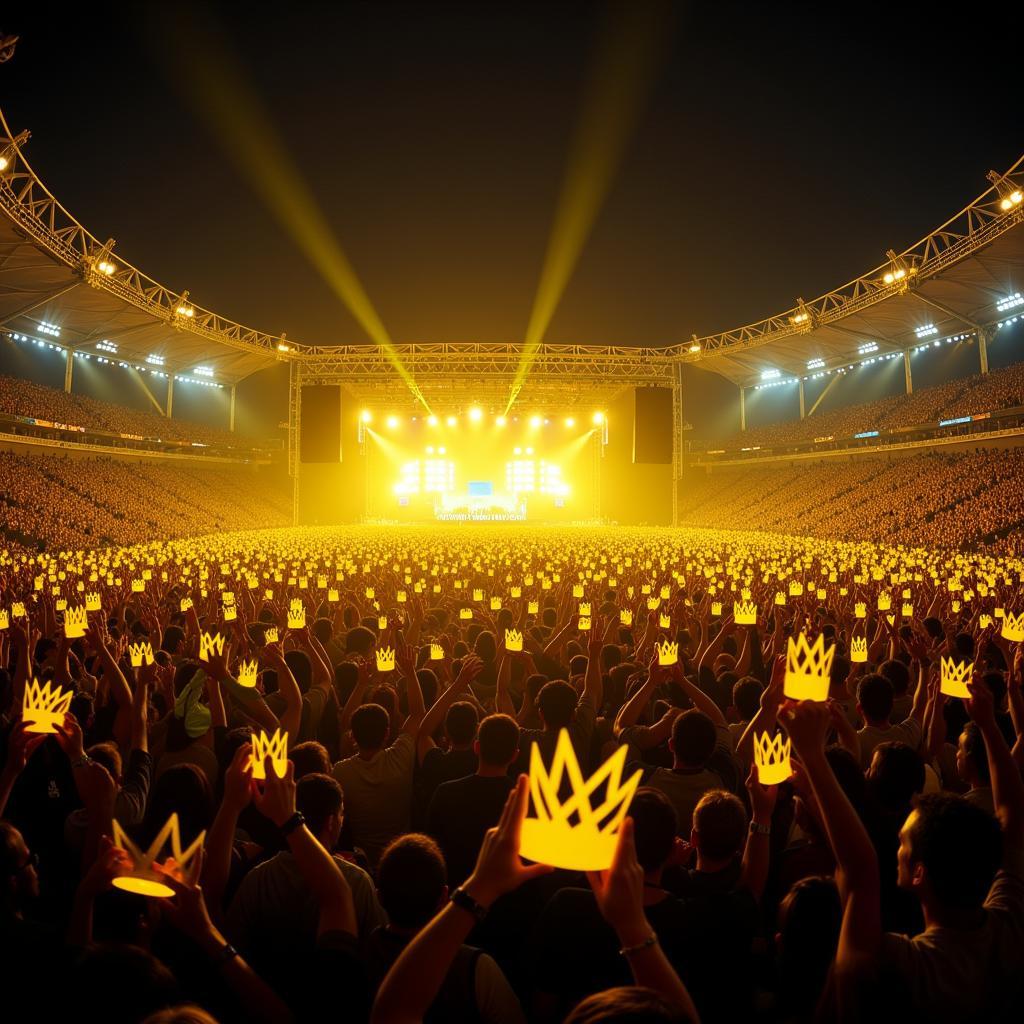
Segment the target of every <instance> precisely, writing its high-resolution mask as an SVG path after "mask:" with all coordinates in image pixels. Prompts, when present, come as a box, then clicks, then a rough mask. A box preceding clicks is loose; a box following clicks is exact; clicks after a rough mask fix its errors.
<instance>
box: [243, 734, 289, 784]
mask: <svg viewBox="0 0 1024 1024" xmlns="http://www.w3.org/2000/svg"><path fill="white" fill-rule="evenodd" d="M267 757H269V758H270V764H271V767H272V768H273V769H274V774H275V775H276V776H277V777H278V778H279V779H283V778H284V777H285V775H287V774H288V733H287V731H285V732H281V730H280V729H275V730H274V733H273V735H272V736H268V735H267V733H266V732H264V731H263V730H262V729H260V731H259V732H254V733H253V734H252V756H251V757H250V758H249V763H250V764H251V765H252V777H253V778H254V779H265V778H266V777H267V768H266V759H267Z"/></svg>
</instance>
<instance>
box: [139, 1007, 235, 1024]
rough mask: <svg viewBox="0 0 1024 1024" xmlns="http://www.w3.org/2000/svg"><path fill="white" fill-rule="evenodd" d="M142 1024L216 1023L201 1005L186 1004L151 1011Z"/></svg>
mask: <svg viewBox="0 0 1024 1024" xmlns="http://www.w3.org/2000/svg"><path fill="white" fill-rule="evenodd" d="M142 1024H217V1020H216V1018H215V1017H211V1016H210V1015H209V1014H208V1013H207V1012H206V1011H205V1010H204V1009H203V1008H202V1007H201V1006H195V1005H192V1004H187V1005H185V1006H171V1007H169V1008H168V1009H166V1010H157V1012H156V1013H151V1014H150V1015H149V1016H148V1017H147V1018H146V1019H145V1020H144V1021H143V1022H142Z"/></svg>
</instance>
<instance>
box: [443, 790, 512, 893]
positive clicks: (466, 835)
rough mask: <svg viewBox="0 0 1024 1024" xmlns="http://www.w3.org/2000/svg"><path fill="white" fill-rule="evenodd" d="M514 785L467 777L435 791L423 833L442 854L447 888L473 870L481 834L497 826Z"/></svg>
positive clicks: (453, 885) (481, 840)
mask: <svg viewBox="0 0 1024 1024" xmlns="http://www.w3.org/2000/svg"><path fill="white" fill-rule="evenodd" d="M514 784H515V783H514V782H513V780H512V779H511V778H509V777H508V776H507V775H496V776H491V775H487V776H485V775H470V776H468V777H466V778H464V779H457V780H455V781H454V782H446V783H444V784H443V785H440V786H438V787H437V789H436V790H435V792H434V796H433V799H432V800H431V801H430V806H429V808H428V810H427V832H428V833H429V834H430V835H432V836H433V837H434V838H435V839H436V840H437V844H438V846H440V847H441V851H442V853H444V859H445V863H446V864H447V865H448V887H449V888H450V889H451V888H455V886H457V885H461V884H462V883H463V882H464V881H465V880H466V879H467V878H468V877H469V875H470V874H471V872H472V871H473V868H474V867H475V865H476V858H477V855H478V854H479V853H480V847H481V845H482V844H483V841H484V835H485V834H486V832H487V830H488V829H489V828H492V827H493V826H495V825H497V824H498V820H499V819H500V818H501V812H502V810H503V809H504V807H505V801H506V800H507V799H508V794H509V792H510V791H511V789H512V787H513V785H514Z"/></svg>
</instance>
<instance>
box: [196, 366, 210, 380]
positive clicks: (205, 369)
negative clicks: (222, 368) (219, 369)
mask: <svg viewBox="0 0 1024 1024" xmlns="http://www.w3.org/2000/svg"><path fill="white" fill-rule="evenodd" d="M192 372H193V373H194V374H196V376H198V377H212V376H213V367H212V366H197V367H196V368H195V369H194V370H193V371H192Z"/></svg>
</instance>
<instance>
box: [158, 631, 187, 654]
mask: <svg viewBox="0 0 1024 1024" xmlns="http://www.w3.org/2000/svg"><path fill="white" fill-rule="evenodd" d="M160 649H161V650H163V651H166V652H167V653H168V654H169V655H170V656H171V657H172V658H174V657H177V656H178V655H180V654H183V653H184V651H185V630H183V629H182V628H181V626H168V627H167V628H166V629H165V630H164V638H163V642H162V643H161V644H160Z"/></svg>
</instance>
